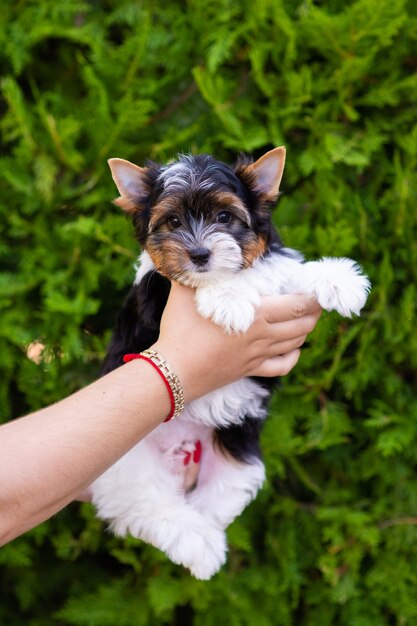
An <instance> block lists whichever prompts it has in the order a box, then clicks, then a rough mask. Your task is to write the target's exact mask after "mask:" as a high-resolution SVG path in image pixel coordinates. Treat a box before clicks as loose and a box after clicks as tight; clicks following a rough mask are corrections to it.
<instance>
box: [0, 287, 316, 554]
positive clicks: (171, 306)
mask: <svg viewBox="0 0 417 626" xmlns="http://www.w3.org/2000/svg"><path fill="white" fill-rule="evenodd" d="M320 313H321V309H320V307H319V306H318V305H317V303H316V302H315V301H314V300H312V299H311V297H310V296H303V295H285V296H271V297H267V298H264V299H263V300H262V303H261V305H260V306H259V307H258V309H257V313H256V318H255V321H254V323H253V324H252V326H251V327H250V329H249V330H248V331H247V333H244V334H238V335H227V334H226V333H225V332H224V331H223V330H222V329H221V328H220V327H219V326H216V325H215V324H213V323H212V322H211V321H209V320H206V319H204V318H203V317H201V316H200V315H199V314H198V313H197V311H196V309H195V305H194V297H193V291H192V290H191V289H187V288H185V287H182V286H180V285H177V284H174V285H173V286H172V289H171V294H170V297H169V299H168V303H167V306H166V308H165V311H164V315H163V318H162V322H161V332H160V336H159V339H158V341H157V342H156V343H155V344H154V346H152V347H153V348H154V349H155V350H158V351H159V352H160V353H161V354H163V355H164V357H165V358H166V359H167V360H168V362H169V363H170V365H171V367H172V368H173V369H174V371H175V372H176V373H177V375H178V377H179V379H180V381H181V383H182V386H183V388H184V397H185V401H186V402H189V401H191V400H193V399H195V398H197V397H200V396H202V395H204V394H206V393H208V392H210V391H212V390H214V389H217V388H219V387H222V386H223V385H226V384H228V383H231V382H233V381H234V380H238V379H239V378H242V377H244V376H249V375H252V376H285V375H286V374H288V373H289V372H290V371H291V369H292V368H293V367H294V366H295V365H296V363H297V361H298V359H299V356H300V350H299V348H300V347H301V345H302V344H303V343H304V341H305V338H306V336H307V334H308V333H309V332H311V331H312V330H313V328H314V326H315V324H316V323H317V320H318V318H319V316H320ZM213 364H215V366H213ZM169 412H170V401H169V397H168V394H167V390H166V388H165V386H164V384H163V382H162V381H161V379H160V377H159V375H158V373H157V372H156V371H155V370H154V368H153V367H151V366H150V365H149V364H148V363H146V362H145V361H143V360H140V359H138V360H134V361H131V362H130V363H126V364H125V365H123V366H122V367H119V368H118V369H116V370H114V371H112V372H110V373H109V374H107V375H106V376H103V377H102V378H100V379H98V380H96V381H95V382H93V383H92V384H90V385H88V386H87V387H85V388H84V389H81V390H80V391H78V392H77V393H75V394H73V395H71V396H69V397H67V398H65V399H63V400H61V401H60V402H57V403H56V404H53V405H51V406H49V407H46V408H44V409H41V410H40V411H37V412H35V413H32V414H30V415H28V416H25V417H22V418H20V419H18V420H14V421H11V422H9V423H7V424H4V425H2V426H1V427H0V475H1V476H2V481H1V485H0V545H3V544H5V543H7V542H8V541H11V540H12V539H13V538H15V537H17V536H18V535H20V534H22V533H24V532H25V531H27V530H29V529H30V528H33V527H34V526H36V525H37V524H39V523H41V522H42V521H44V520H46V519H48V518H49V517H51V516H52V515H54V514H55V513H56V512H57V511H59V510H60V509H62V508H63V507H65V506H66V505H67V504H68V503H69V502H71V501H72V500H74V499H76V498H77V497H79V496H80V494H83V493H84V494H85V493H87V490H88V486H89V485H90V484H91V483H92V482H93V481H94V480H95V479H96V478H97V477H98V476H99V475H100V474H102V473H103V472H104V471H105V470H106V469H107V468H108V467H110V465H112V464H113V463H114V462H115V461H116V460H117V459H119V458H120V457H121V456H122V455H123V454H125V453H126V452H127V451H128V450H129V449H130V448H131V447H132V446H133V445H135V444H136V443H137V442H138V441H139V440H141V439H143V438H144V437H145V436H146V435H147V434H148V433H149V432H150V431H151V430H153V429H154V428H156V427H158V426H159V425H160V424H161V422H163V420H164V419H165V417H166V416H167V415H168V414H169Z"/></svg>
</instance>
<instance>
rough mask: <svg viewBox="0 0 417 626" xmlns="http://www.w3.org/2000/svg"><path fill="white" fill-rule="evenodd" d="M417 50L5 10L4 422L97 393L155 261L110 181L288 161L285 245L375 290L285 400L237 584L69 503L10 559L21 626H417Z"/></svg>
mask: <svg viewBox="0 0 417 626" xmlns="http://www.w3.org/2000/svg"><path fill="white" fill-rule="evenodd" d="M416 50H417V12H416V6H415V3H413V2H412V0H408V1H407V0H349V1H348V2H343V1H342V0H328V2H321V1H318V0H317V1H316V2H314V1H313V0H298V1H296V2H295V1H292V0H257V2H253V1H249V0H242V2H232V1H231V0H211V1H210V2H200V1H199V0H188V1H187V2H180V0H167V1H166V2H158V1H156V2H150V1H149V2H148V1H147V0H142V1H141V2H139V0H117V1H116V0H106V1H102V2H98V1H97V2H91V1H88V0H83V1H79V2H78V1H77V2H74V1H72V0H60V1H59V2H55V1H54V0H37V1H36V2H35V1H34V0H27V1H25V2H13V1H12V0H3V2H2V20H1V24H0V51H1V52H0V67H1V76H2V78H1V82H0V107H1V111H2V115H1V118H0V132H1V142H2V143H1V152H0V172H1V176H0V191H1V194H0V212H1V218H2V219H1V220H0V232H1V237H0V307H1V317H0V351H1V355H2V370H3V371H2V377H1V379H0V413H1V416H2V419H3V420H7V419H10V418H12V417H16V416H18V415H21V414H23V413H24V412H26V411H30V410H33V409H35V408H37V407H40V406H45V405H46V404H48V403H50V402H53V401H55V400H57V399H59V398H62V397H64V396H65V395H67V394H68V393H70V392H71V391H73V390H74V389H76V388H79V387H80V386H82V385H85V384H86V383H88V382H89V381H91V380H92V379H93V378H94V377H95V375H96V372H97V369H98V365H99V362H100V359H101V358H102V357H103V354H104V350H105V346H106V344H107V341H108V339H109V334H110V331H111V328H112V324H113V319H114V315H115V313H116V311H117V309H118V307H119V305H120V302H121V300H122V298H123V295H124V293H125V292H126V290H127V288H128V285H129V283H130V282H131V280H132V276H133V261H134V259H135V257H136V255H137V253H138V250H137V246H136V244H135V242H134V240H133V237H132V229H131V226H130V224H129V221H128V220H127V219H126V217H125V216H123V215H121V214H120V213H119V211H118V210H117V209H116V208H115V207H113V206H112V205H111V203H110V200H111V199H112V198H113V197H114V195H115V189H114V186H113V183H112V181H111V178H110V175H109V172H108V169H107V166H106V159H107V158H109V157H111V156H120V157H124V158H129V159H131V160H134V161H136V162H138V163H143V162H144V161H145V159H147V158H151V159H155V160H159V161H161V162H163V161H165V160H167V159H169V158H172V156H174V155H175V154H176V153H177V152H179V151H193V152H209V153H212V154H214V155H216V156H217V157H219V158H222V159H225V160H228V161H232V160H233V159H234V157H235V155H236V153H237V152H240V151H247V152H253V153H254V154H255V156H260V155H261V154H262V153H263V152H264V151H266V150H267V149H270V148H271V147H273V146H276V145H281V144H285V145H286V146H287V149H288V162H287V169H286V172H285V176H284V182H283V191H284V195H283V197H282V198H281V200H280V203H279V207H278V209H277V210H276V213H275V219H276V223H277V225H278V226H279V228H280V231H281V234H282V235H283V238H284V240H285V241H286V243H287V244H288V245H290V246H292V247H296V248H299V249H301V250H303V251H304V252H305V253H306V255H307V256H308V257H311V258H316V257H318V256H321V255H337V256H341V255H349V256H351V257H353V258H355V259H357V260H359V261H360V262H361V263H362V264H363V265H364V267H365V269H366V272H367V273H368V274H369V275H370V277H371V280H372V282H373V291H372V295H371V298H370V301H369V304H368V306H367V309H366V311H365V313H364V314H363V316H362V317H361V318H360V319H358V320H352V321H346V320H341V319H340V318H338V317H337V316H336V315H333V314H332V315H326V316H324V317H323V320H322V321H321V323H320V325H319V327H318V328H317V329H316V331H315V332H314V335H313V336H312V338H311V342H310V347H309V348H308V349H307V350H306V351H305V352H304V353H303V357H302V360H301V362H300V364H299V366H298V367H297V368H296V371H295V372H294V373H293V374H291V376H290V377H289V378H288V379H287V380H286V381H285V384H284V386H283V387H282V389H281V390H280V391H279V393H277V395H276V397H275V398H274V402H273V406H272V411H271V417H270V419H269V421H268V422H267V425H266V429H265V432H264V437H263V448H264V451H265V458H266V465H267V471H268V479H267V484H266V486H265V489H264V490H263V491H262V493H261V495H260V497H259V498H258V499H257V501H256V502H255V503H254V504H253V505H251V506H250V507H249V509H248V510H247V511H246V512H245V513H244V515H243V516H242V517H241V518H240V519H238V520H237V521H236V522H235V523H234V525H233V526H232V527H231V529H230V531H229V540H230V545H231V547H230V555H229V561H228V564H227V566H225V567H224V568H223V570H222V571H221V572H220V574H218V575H217V576H216V577H215V578H214V579H213V580H212V581H210V582H209V583H202V582H198V581H195V580H193V579H191V578H190V577H189V576H188V574H187V573H186V572H185V571H183V570H182V569H181V568H178V567H176V566H174V565H172V564H171V563H169V562H168V561H167V559H166V558H165V557H164V556H163V555H162V554H161V553H159V552H158V551H157V550H154V549H153V548H151V547H149V546H146V545H144V544H143V543H141V542H139V541H136V540H133V539H126V540H118V539H116V538H114V537H111V536H110V535H107V534H106V532H105V530H104V528H103V526H102V524H101V523H100V522H98V521H97V520H96V519H95V517H94V514H93V512H92V510H91V508H90V507H89V505H81V506H79V505H76V504H74V505H72V506H70V507H68V508H67V509H66V510H65V511H63V512H62V513H60V514H59V515H58V516H56V517H55V518H54V519H53V520H50V521H49V522H46V523H45V524H43V525H41V526H40V527H38V528H36V529H35V530H33V531H32V532H30V533H28V534H27V535H25V536H24V537H22V538H20V539H18V540H16V541H15V542H13V543H12V544H10V545H8V546H6V547H4V548H3V549H2V551H1V552H0V567H1V568H2V577H1V582H0V589H1V598H2V601H1V603H0V623H1V624H5V625H7V626H20V625H23V624H25V626H44V625H45V624H48V625H49V624H51V625H56V626H58V625H63V624H65V625H75V626H96V625H97V626H107V625H108V626H115V625H120V626H133V625H134V626H137V625H140V624H143V625H154V624H176V625H181V626H185V625H188V624H195V625H196V626H214V625H216V626H217V625H219V624H230V625H231V626H245V625H248V626H249V625H251V626H252V625H253V624H257V625H259V626H263V625H265V626H269V625H274V626H291V625H295V624H297V626H334V625H335V624H337V625H338V626H352V625H354V626H388V625H389V626H394V625H395V626H413V625H415V624H417V600H416V597H417V596H416V584H417V574H416V572H417V547H416V546H417V517H416V516H417V472H416V470H417V452H416V450H417V395H416V391H415V390H416V386H417V385H416V383H417V381H416V370H417V333H416V321H417V320H416V303H417V287H416V284H417V283H416V278H417V238H416V234H417V223H416V222H417V211H416V202H417V181H416V170H417V109H416V102H417V52H416ZM36 342H38V343H41V344H42V345H44V346H45V347H44V350H43V352H42V356H41V357H40V359H37V361H38V362H35V361H33V360H30V359H28V358H27V349H28V346H29V345H30V344H33V343H36ZM28 462H29V461H28Z"/></svg>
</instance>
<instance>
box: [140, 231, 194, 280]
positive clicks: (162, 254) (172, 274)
mask: <svg viewBox="0 0 417 626" xmlns="http://www.w3.org/2000/svg"><path fill="white" fill-rule="evenodd" d="M146 250H147V252H148V254H149V256H150V257H151V259H152V261H153V262H154V265H155V267H156V269H157V270H158V272H159V273H160V274H162V276H165V278H169V279H170V280H176V279H177V280H178V277H179V276H180V275H181V274H182V273H183V271H184V269H185V267H186V265H187V264H188V263H189V257H188V254H187V252H186V250H185V249H184V245H183V244H182V243H181V242H178V241H174V240H172V239H166V240H164V241H163V242H159V243H158V244H156V243H153V242H152V240H151V241H150V242H149V243H148V245H147V246H146Z"/></svg>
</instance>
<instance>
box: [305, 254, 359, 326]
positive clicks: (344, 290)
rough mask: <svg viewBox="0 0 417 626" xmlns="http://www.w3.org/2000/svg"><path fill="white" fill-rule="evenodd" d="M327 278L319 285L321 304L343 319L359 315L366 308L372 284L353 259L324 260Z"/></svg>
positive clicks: (319, 300) (318, 291)
mask: <svg viewBox="0 0 417 626" xmlns="http://www.w3.org/2000/svg"><path fill="white" fill-rule="evenodd" d="M322 263H323V265H324V267H325V272H324V273H325V276H323V280H320V281H319V282H318V284H317V288H316V293H317V300H318V302H319V304H320V305H321V306H322V307H323V309H326V310H327V311H333V310H335V311H337V312H338V313H339V314H340V315H342V316H343V317H352V315H359V314H360V312H361V310H362V309H363V307H364V306H365V303H366V299H367V297H368V293H369V291H370V289H371V283H370V282H369V280H368V278H367V276H365V275H364V274H363V273H362V269H361V268H360V267H359V265H357V263H355V262H354V261H352V260H351V259H323V261H322Z"/></svg>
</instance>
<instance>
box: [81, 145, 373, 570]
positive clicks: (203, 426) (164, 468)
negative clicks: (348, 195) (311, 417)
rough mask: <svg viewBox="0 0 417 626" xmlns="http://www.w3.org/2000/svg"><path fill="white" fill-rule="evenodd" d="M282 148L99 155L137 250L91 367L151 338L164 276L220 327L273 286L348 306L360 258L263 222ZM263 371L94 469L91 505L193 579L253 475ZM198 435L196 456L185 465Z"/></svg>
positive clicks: (258, 478)
mask: <svg viewBox="0 0 417 626" xmlns="http://www.w3.org/2000/svg"><path fill="white" fill-rule="evenodd" d="M284 161H285V149H284V148H276V149H275V150H271V151H270V152H268V153H267V154H265V155H264V156H263V157H261V158H260V159H259V160H258V161H256V162H255V163H251V162H250V161H244V160H241V161H240V162H239V163H238V164H237V165H236V166H235V167H229V166H227V165H225V164H224V163H221V162H219V161H217V160H215V159H213V158H212V157H210V156H206V155H202V156H197V157H193V156H184V155H182V156H180V157H179V158H178V160H177V161H176V162H174V163H171V164H168V165H166V166H163V167H161V166H158V165H156V164H153V163H150V164H148V166H147V167H145V168H141V167H138V166H136V165H133V164H131V163H129V162H127V161H124V160H122V159H111V160H110V161H109V163H110V167H111V170H112V174H113V178H114V180H115V182H116V185H117V187H118V189H119V192H120V198H118V199H117V200H116V204H118V205H120V206H122V207H123V208H124V209H125V210H126V211H128V212H129V213H131V214H132V216H133V222H134V225H135V231H136V235H137V238H138V240H139V242H140V243H141V244H142V247H143V252H142V254H141V256H140V261H139V264H138V266H137V273H136V278H135V281H134V285H133V287H132V289H131V291H130V293H129V295H128V297H127V299H126V301H125V303H124V305H123V308H122V310H121V313H120V315H119V318H118V321H117V326H116V330H115V332H114V335H113V338H112V341H111V345H110V348H109V352H108V354H107V356H106V359H105V362H104V367H103V373H106V372H108V371H110V370H112V369H114V368H116V367H118V366H120V365H121V364H122V357H123V355H124V354H125V353H131V352H140V351H142V350H144V349H145V348H147V347H149V346H150V345H152V344H153V343H154V342H155V341H156V339H157V337H158V332H159V323H160V319H161V315H162V311H163V309H164V306H165V303H166V300H167V297H168V294H169V289H170V280H177V281H179V282H181V283H183V284H185V285H189V286H192V287H194V288H195V289H196V295H195V298H196V302H197V307H198V310H199V312H200V313H201V314H202V315H203V316H204V317H207V318H211V319H212V320H213V321H214V322H215V323H217V324H220V325H221V326H223V327H224V328H225V329H226V331H227V332H231V333H236V332H240V331H245V330H247V329H248V328H249V326H250V325H251V323H252V321H253V319H254V311H255V307H256V306H257V304H258V303H259V302H260V298H261V297H262V296H265V295H271V294H284V293H293V292H298V293H301V292H303V293H309V294H313V295H314V296H315V297H316V298H317V300H318V302H319V303H320V305H321V306H322V307H323V308H324V309H326V310H328V311H332V310H336V311H338V312H339V313H340V314H341V315H343V316H347V317H350V316H351V315H353V314H355V315H358V314H359V312H360V310H361V308H362V307H363V306H364V304H365V301H366V297H367V293H368V291H369V288H370V284H369V281H368V279H367V278H366V277H365V276H364V275H363V274H362V273H361V270H360V268H359V267H358V265H356V263H354V262H353V261H351V260H350V259H340V258H339V259H335V258H323V259H321V260H320V261H315V262H308V263H307V262H304V260H303V257H302V255H301V254H299V253H298V252H296V251H294V250H290V249H287V248H284V247H283V245H282V243H281V240H280V238H279V236H278V234H277V232H276V231H275V229H274V227H273V226H272V223H271V217H270V208H271V207H272V206H273V205H274V204H275V202H276V200H277V197H278V190H279V185H280V181H281V176H282V172H283V168H284ZM213 367H215V364H213ZM274 383H275V381H274V380H271V379H259V378H257V379H253V378H252V379H251V378H245V379H243V380H239V381H237V382H235V383H233V384H229V385H227V386H225V387H223V388H222V389H218V390H217V391H214V392H212V393H210V394H207V395H206V396H204V397H202V398H200V399H198V400H195V401H193V402H191V403H189V404H188V405H186V407H185V410H184V412H183V414H182V415H181V416H180V417H178V418H177V419H175V420H173V421H171V422H168V423H164V424H162V425H161V426H160V427H159V428H157V429H156V430H155V431H154V432H152V433H151V434H150V435H148V436H147V437H146V438H145V439H144V440H143V441H141V442H140V443H138V444H137V445H136V446H135V447H134V448H133V449H132V450H130V451H129V452H128V453H127V454H126V455H125V456H124V457H122V458H121V459H120V460H119V461H118V462H117V463H115V464H114V465H113V466H112V467H111V468H110V469H108V470H107V471H106V472H105V473H104V474H103V475H102V476H101V477H100V478H98V480H96V481H95V482H94V484H93V485H92V494H93V496H92V500H93V503H94V505H95V506H96V508H97V513H98V516H99V517H100V518H102V519H104V520H107V521H108V522H109V523H110V527H111V529H112V530H113V531H114V532H115V533H116V534H118V535H122V536H124V535H127V534H131V535H133V536H135V537H139V538H141V539H143V540H144V541H147V542H149V543H150V544H152V545H154V546H156V547H158V548H159V549H161V550H163V551H165V552H166V554H167V555H168V556H169V558H170V559H171V560H172V561H174V562H175V563H179V564H182V565H184V566H185V567H187V568H189V569H190V571H191V573H192V574H193V575H194V576H196V577H197V578H200V579H209V578H210V577H211V576H213V574H215V573H216V572H217V571H218V570H219V568H220V567H221V566H222V565H223V564H224V562H225V560H226V551H227V545H226V536H225V529H226V528H227V526H228V525H229V524H230V523H231V522H232V521H233V520H234V519H235V518H236V516H238V515H239V514H240V513H241V512H242V511H243V509H244V508H245V506H246V505H247V504H248V503H249V502H250V501H251V500H252V499H253V498H254V497H255V496H256V493H257V491H258V490H259V488H260V487H261V485H262V483H263V481H264V476H265V470H264V465H263V463H262V461H261V453H260V449H259V432H260V429H261V426H262V422H263V420H264V419H265V417H266V413H267V403H268V399H269V397H270V394H271V391H272V388H273V386H274ZM138 417H140V416H138ZM198 441H199V442H201V449H202V454H201V459H200V460H199V461H198V462H196V463H193V462H191V463H190V464H188V465H184V458H185V456H186V455H188V458H190V455H191V458H192V455H193V454H194V452H195V450H196V442H198Z"/></svg>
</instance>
